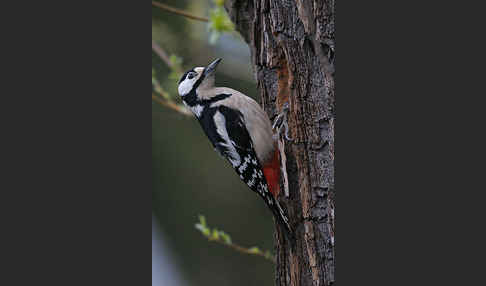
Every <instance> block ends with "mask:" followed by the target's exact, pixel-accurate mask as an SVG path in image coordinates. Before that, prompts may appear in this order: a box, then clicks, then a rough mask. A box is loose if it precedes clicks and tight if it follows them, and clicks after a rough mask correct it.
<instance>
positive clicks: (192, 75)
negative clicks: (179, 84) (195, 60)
mask: <svg viewBox="0 0 486 286" xmlns="http://www.w3.org/2000/svg"><path fill="white" fill-rule="evenodd" d="M195 76H196V75H195V74H194V73H193V72H192V73H190V74H188V75H187V78H188V79H192V78H193V77H195Z"/></svg>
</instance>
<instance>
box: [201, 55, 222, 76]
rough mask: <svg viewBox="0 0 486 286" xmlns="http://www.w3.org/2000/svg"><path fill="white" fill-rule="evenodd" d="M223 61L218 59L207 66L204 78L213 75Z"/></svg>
mask: <svg viewBox="0 0 486 286" xmlns="http://www.w3.org/2000/svg"><path fill="white" fill-rule="evenodd" d="M221 60H222V59H221V58H217V59H216V60H214V61H213V62H212V63H210V64H209V66H207V67H206V68H205V69H204V76H208V75H210V74H212V73H213V72H214V71H215V70H216V67H217V66H218V64H219V62H220V61H221Z"/></svg>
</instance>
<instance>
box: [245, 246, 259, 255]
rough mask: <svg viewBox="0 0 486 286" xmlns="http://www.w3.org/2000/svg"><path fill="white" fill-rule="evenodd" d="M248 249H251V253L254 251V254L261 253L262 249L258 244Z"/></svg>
mask: <svg viewBox="0 0 486 286" xmlns="http://www.w3.org/2000/svg"><path fill="white" fill-rule="evenodd" d="M248 251H249V252H250V253H253V254H258V253H261V251H260V249H259V248H258V247H256V246H254V247H252V248H250V249H248Z"/></svg>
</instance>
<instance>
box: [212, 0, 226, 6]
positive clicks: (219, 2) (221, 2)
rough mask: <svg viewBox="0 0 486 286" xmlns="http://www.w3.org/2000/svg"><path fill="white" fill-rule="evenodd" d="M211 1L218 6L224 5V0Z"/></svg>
mask: <svg viewBox="0 0 486 286" xmlns="http://www.w3.org/2000/svg"><path fill="white" fill-rule="evenodd" d="M213 2H214V4H216V6H218V7H223V5H224V0H213Z"/></svg>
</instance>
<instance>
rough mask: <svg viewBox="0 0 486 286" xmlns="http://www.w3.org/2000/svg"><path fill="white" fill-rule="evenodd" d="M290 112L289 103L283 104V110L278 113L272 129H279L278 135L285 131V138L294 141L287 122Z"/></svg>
mask: <svg viewBox="0 0 486 286" xmlns="http://www.w3.org/2000/svg"><path fill="white" fill-rule="evenodd" d="M288 113H289V103H288V102H286V103H284V105H283V106H282V111H281V112H280V114H278V115H277V117H276V118H275V120H274V121H273V125H272V129H273V130H276V131H277V135H278V136H280V134H281V133H282V131H285V133H284V134H285V139H287V140H288V141H292V140H293V139H292V138H290V137H289V124H288V122H287V115H288Z"/></svg>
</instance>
